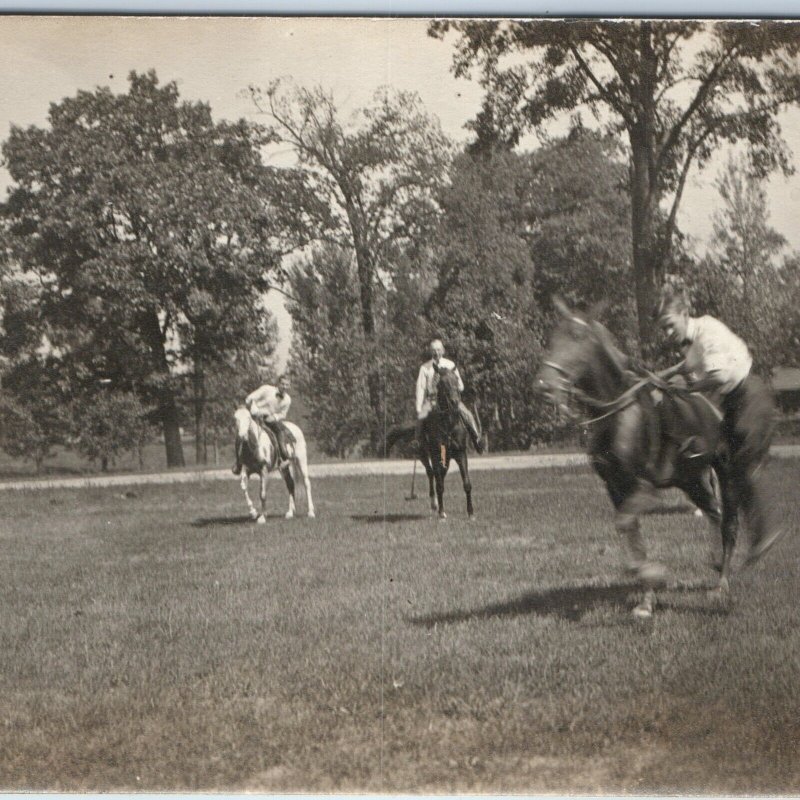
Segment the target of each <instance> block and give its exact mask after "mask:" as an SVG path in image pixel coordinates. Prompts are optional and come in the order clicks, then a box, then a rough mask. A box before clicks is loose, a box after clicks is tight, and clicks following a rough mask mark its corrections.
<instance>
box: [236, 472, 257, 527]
mask: <svg viewBox="0 0 800 800" xmlns="http://www.w3.org/2000/svg"><path fill="white" fill-rule="evenodd" d="M249 482H250V476H249V475H248V474H247V470H244V469H243V470H242V477H241V479H240V481H239V483H240V484H241V487H242V491H243V492H244V497H245V500H247V507H248V508H249V509H250V519H257V518H258V511H256V507H255V506H254V505H253V501H252V500H251V499H250V492H249V491H247V484H248V483H249Z"/></svg>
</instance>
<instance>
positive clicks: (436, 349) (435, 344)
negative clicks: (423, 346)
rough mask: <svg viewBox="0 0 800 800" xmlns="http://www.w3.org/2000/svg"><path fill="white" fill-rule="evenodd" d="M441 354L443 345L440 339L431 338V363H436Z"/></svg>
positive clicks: (442, 353)
mask: <svg viewBox="0 0 800 800" xmlns="http://www.w3.org/2000/svg"><path fill="white" fill-rule="evenodd" d="M443 355H444V345H443V344H442V340H441V339H433V341H431V358H432V359H433V363H434V364H438V363H439V361H440V359H441V358H442V356H443Z"/></svg>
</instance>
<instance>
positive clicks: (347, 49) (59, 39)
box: [0, 16, 800, 363]
mask: <svg viewBox="0 0 800 800" xmlns="http://www.w3.org/2000/svg"><path fill="white" fill-rule="evenodd" d="M426 27H427V22H426V21H425V20H423V19H352V18H351V19H347V18H298V17H295V18H283V19H280V18H253V17H250V18H248V17H220V18H202V17H199V18H198V17H194V18H193V17H169V18H158V17H116V18H115V17H41V16H40V17H0V60H2V69H0V97H2V98H3V102H2V103H1V104H0V139H2V138H5V137H6V135H7V134H8V130H9V127H10V126H11V125H12V124H14V125H20V126H27V125H44V124H46V119H47V111H48V106H49V104H50V103H51V102H57V101H59V100H61V99H62V98H64V97H67V96H72V95H74V94H75V93H76V92H77V91H78V90H79V89H86V90H92V89H94V88H95V87H96V86H109V87H110V88H111V89H112V90H113V91H115V92H125V91H126V90H127V75H128V73H129V72H130V71H131V70H137V71H140V72H141V71H145V70H148V69H151V68H154V69H155V70H156V71H157V73H158V76H159V78H160V79H161V80H162V81H170V80H175V81H176V82H177V83H178V86H179V89H180V92H181V95H182V97H184V98H185V99H189V100H204V101H208V102H209V103H210V104H211V108H212V111H213V113H214V116H215V117H217V118H220V119H238V118H240V117H248V118H251V119H257V118H258V114H257V112H256V110H255V109H254V107H253V105H252V102H251V101H250V99H249V98H248V97H247V96H246V92H245V91H244V90H246V88H247V86H248V85H250V84H256V85H260V86H265V85H266V84H267V83H268V82H269V81H271V80H273V79H274V78H278V77H291V78H292V79H293V80H294V81H296V82H297V83H299V84H303V85H312V84H321V85H323V86H324V87H325V88H327V89H329V90H330V91H332V92H333V94H334V96H335V98H336V100H337V103H338V105H339V107H340V109H342V110H343V111H344V112H348V111H352V110H354V109H356V108H358V107H359V106H362V105H364V104H366V103H367V102H368V101H369V99H370V98H371V96H372V94H373V93H374V91H375V90H376V89H377V88H378V87H380V86H385V85H390V86H393V87H395V88H397V89H403V90H413V91H416V92H418V93H419V95H420V97H421V99H422V102H423V104H424V105H425V107H426V108H427V110H428V111H429V112H431V113H434V114H436V115H437V116H438V117H439V119H440V121H441V124H442V127H443V129H444V131H445V133H446V134H448V135H449V136H450V137H452V138H453V139H455V140H457V141H463V140H465V139H466V138H467V137H468V135H469V134H468V132H467V131H466V130H465V129H464V124H465V123H466V122H467V121H468V120H469V119H470V118H472V117H473V116H474V115H475V113H476V111H477V110H478V108H479V106H480V101H481V95H482V92H481V89H480V87H479V86H478V85H477V83H475V82H472V81H466V80H457V79H456V78H455V77H454V76H453V75H452V73H451V70H450V65H451V55H452V43H443V42H441V41H438V40H434V39H431V38H430V37H428V36H427V35H426ZM782 123H783V127H784V135H785V136H786V138H787V141H788V142H789V145H790V147H791V148H792V150H793V152H794V154H795V157H796V158H797V159H800V110H793V111H791V112H789V113H788V114H786V115H784V117H783V119H782ZM274 157H275V158H277V159H280V158H282V157H283V158H285V154H283V156H282V155H281V154H280V153H278V154H276V155H275V156H274ZM723 160H724V159H723V154H720V158H719V160H718V163H717V164H715V165H712V167H711V169H710V170H707V171H705V172H703V173H699V174H698V173H694V174H693V177H692V179H691V180H690V183H689V185H688V186H687V189H686V192H685V195H684V199H683V203H682V212H681V214H680V217H679V225H680V226H681V229H682V230H684V231H685V232H687V233H689V234H690V235H691V236H693V237H695V238H696V239H697V240H698V242H699V243H700V245H701V246H702V243H703V241H705V240H706V239H707V237H708V235H709V234H710V231H711V215H712V213H713V208H714V204H715V202H716V191H715V190H714V188H713V180H714V177H715V173H716V171H717V170H718V169H719V167H720V166H721V164H722V161H723ZM8 183H9V179H8V175H7V173H6V172H5V171H4V170H2V168H0V194H3V195H4V194H5V190H6V188H7V186H8ZM769 201H770V210H771V214H772V216H771V222H772V224H773V225H774V227H776V228H777V229H778V230H779V231H780V232H781V233H782V234H783V235H784V236H785V237H786V238H787V239H788V241H789V243H790V245H791V246H792V247H794V248H800V228H798V226H797V219H798V218H800V176H793V177H792V178H790V179H785V178H783V177H782V176H775V177H774V178H773V179H772V180H771V181H770V186H769ZM269 306H270V308H271V309H272V310H273V312H274V313H275V314H276V317H277V319H278V325H279V331H280V336H281V341H280V343H279V348H278V356H279V361H280V362H281V363H283V362H284V361H285V358H286V354H287V351H288V346H289V337H290V320H289V317H288V314H287V313H286V311H285V309H284V308H283V304H282V302H281V299H280V296H279V295H277V294H274V293H273V296H272V297H271V298H270V299H269Z"/></svg>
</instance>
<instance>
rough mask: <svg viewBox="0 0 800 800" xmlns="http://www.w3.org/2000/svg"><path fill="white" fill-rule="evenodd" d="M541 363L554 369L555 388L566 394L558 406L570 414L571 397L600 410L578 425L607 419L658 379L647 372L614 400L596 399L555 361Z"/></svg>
mask: <svg viewBox="0 0 800 800" xmlns="http://www.w3.org/2000/svg"><path fill="white" fill-rule="evenodd" d="M584 324H585V323H584ZM542 365H543V366H546V367H550V369H552V370H554V371H555V372H556V373H558V375H559V376H560V383H559V385H558V387H557V388H558V389H559V390H560V391H561V392H563V393H565V394H566V395H567V403H563V402H562V403H559V406H560V407H562V408H563V409H564V410H565V411H567V413H569V414H572V411H571V409H570V407H569V399H570V398H572V397H574V398H575V399H576V400H578V402H580V403H583V404H584V405H586V406H589V408H594V409H595V410H597V411H600V412H601V413H600V414H599V416H596V417H592V418H591V419H587V420H581V421H580V422H579V424H580V425H593V424H594V423H595V422H600V420H603V419H607V418H608V417H611V416H613V415H614V414H617V413H618V412H620V411H622V410H623V409H624V408H627V407H628V406H630V405H632V404H633V403H634V402H636V396H637V395H638V394H639V391H640V390H641V389H643V388H644V387H645V386H647V385H650V384H653V383H654V379H655V380H659V379H658V378H657V376H655V375H653V374H652V373H648V374H647V375H646V376H645V377H643V378H640V379H639V380H638V381H636V383H634V384H633V385H632V386H629V387H628V388H627V389H626V390H625V391H624V392H623V393H622V394H621V395H620V396H619V397H616V398H615V399H614V400H598V399H597V398H595V397H592V396H591V395H590V394H588V393H587V392H584V391H583V389H580V388H579V387H578V386H576V385H575V380H576V379H575V377H574V376H573V375H572V373H571V372H570V371H569V370H567V369H565V368H564V367H562V366H561V364H559V363H558V362H557V361H553V360H547V361H543V362H542Z"/></svg>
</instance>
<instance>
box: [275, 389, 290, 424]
mask: <svg viewBox="0 0 800 800" xmlns="http://www.w3.org/2000/svg"><path fill="white" fill-rule="evenodd" d="M291 404H292V398H291V397H289V395H288V394H286V393H284V395H283V397H282V398H281V399H280V401H279V403H278V407H277V408H276V409H275V413H274V414H273V415H272V420H271V421H273V422H280V421H281V420H282V419H286V415H287V414H288V413H289V406H290V405H291Z"/></svg>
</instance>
